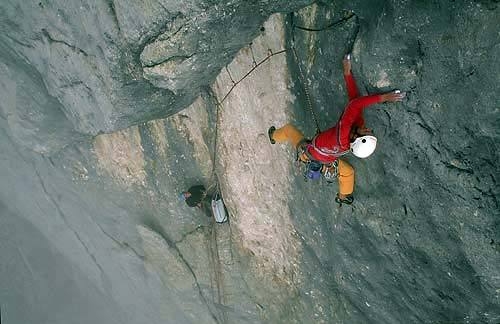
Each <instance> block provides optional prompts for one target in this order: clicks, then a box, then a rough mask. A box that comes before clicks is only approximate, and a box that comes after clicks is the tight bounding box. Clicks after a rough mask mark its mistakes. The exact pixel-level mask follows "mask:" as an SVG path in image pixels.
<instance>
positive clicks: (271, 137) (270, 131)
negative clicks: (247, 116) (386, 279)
mask: <svg viewBox="0 0 500 324" xmlns="http://www.w3.org/2000/svg"><path fill="white" fill-rule="evenodd" d="M275 130H276V127H274V126H271V127H269V129H268V130H267V135H268V136H269V142H271V144H276V141H275V140H273V134H274V131H275Z"/></svg>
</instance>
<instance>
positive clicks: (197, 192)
mask: <svg viewBox="0 0 500 324" xmlns="http://www.w3.org/2000/svg"><path fill="white" fill-rule="evenodd" d="M179 200H181V201H182V200H184V201H185V202H186V204H187V205H188V206H189V207H198V208H200V209H207V208H209V207H208V206H210V197H208V195H207V190H206V189H205V186H204V185H195V186H191V187H190V188H189V189H188V190H187V191H184V192H181V193H180V194H179ZM206 204H208V206H205V205H206ZM208 216H210V214H209V215H208Z"/></svg>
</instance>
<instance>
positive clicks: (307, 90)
mask: <svg viewBox="0 0 500 324" xmlns="http://www.w3.org/2000/svg"><path fill="white" fill-rule="evenodd" d="M294 43H295V41H294V40H292V52H293V56H294V57H295V62H296V63H297V66H298V67H299V78H300V81H301V82H302V84H303V86H304V93H305V95H306V100H307V108H308V109H309V112H310V113H311V115H312V117H313V120H314V123H315V124H316V134H319V133H320V132H321V129H320V128H319V123H318V118H316V114H315V113H314V109H313V105H312V100H311V94H310V93H309V89H308V87H307V84H306V77H305V75H304V72H303V71H302V67H301V64H300V62H299V57H298V55H297V51H296V50H295V44H294Z"/></svg>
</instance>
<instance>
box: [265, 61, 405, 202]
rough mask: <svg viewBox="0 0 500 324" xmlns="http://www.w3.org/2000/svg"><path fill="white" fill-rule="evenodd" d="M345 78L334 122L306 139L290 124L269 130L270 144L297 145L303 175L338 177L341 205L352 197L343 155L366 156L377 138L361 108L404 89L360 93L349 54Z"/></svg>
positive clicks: (351, 171) (396, 98) (397, 96)
mask: <svg viewBox="0 0 500 324" xmlns="http://www.w3.org/2000/svg"><path fill="white" fill-rule="evenodd" d="M342 63H343V67H344V80H345V83H346V88H347V94H348V96H349V103H348V104H347V106H346V107H345V109H344V111H343V112H342V115H341V116H340V118H339V121H338V122H337V124H335V125H334V126H333V127H331V128H329V129H327V130H325V131H323V132H320V133H319V134H317V135H316V136H314V138H313V139H312V140H307V139H305V138H304V135H303V134H302V132H301V131H300V130H298V129H297V128H296V127H295V126H293V125H291V124H287V125H285V126H283V127H281V128H278V129H276V128H275V127H274V126H271V127H270V128H269V130H268V135H269V140H270V142H271V144H275V143H276V142H278V143H283V142H289V143H290V144H292V145H293V146H294V147H295V148H296V149H297V153H298V155H297V157H298V159H299V160H300V161H301V162H304V163H305V164H306V165H307V169H306V174H305V175H306V177H308V178H311V179H315V178H318V177H320V176H321V175H323V176H324V177H325V178H326V179H332V178H335V177H337V178H338V183H339V192H338V194H337V196H336V197H335V201H336V202H337V203H339V204H340V205H342V204H343V203H344V204H349V205H350V204H352V202H353V201H354V197H353V195H352V193H353V191H354V169H353V167H352V166H351V165H350V164H349V163H348V162H347V161H345V160H344V159H341V157H342V156H344V155H345V154H347V153H349V152H352V153H353V154H354V155H355V156H356V157H359V158H362V159H364V158H367V157H368V156H370V155H371V154H372V153H373V151H375V147H376V146H377V138H376V137H375V136H373V132H372V130H371V129H369V128H367V127H366V126H365V121H364V118H363V109H364V108H366V107H368V106H370V105H373V104H377V103H383V102H397V101H402V100H403V98H404V97H405V95H406V93H405V92H401V91H399V90H395V91H392V92H388V93H384V94H375V95H369V96H359V91H358V87H357V86H356V82H355V80H354V77H353V75H352V71H351V54H347V55H346V56H345V57H344V60H343V62H342Z"/></svg>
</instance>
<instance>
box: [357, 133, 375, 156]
mask: <svg viewBox="0 0 500 324" xmlns="http://www.w3.org/2000/svg"><path fill="white" fill-rule="evenodd" d="M376 147H377V138H376V137H375V136H372V135H365V136H361V137H358V138H356V139H355V140H354V142H352V143H351V152H352V154H354V155H355V156H357V157H359V158H361V159H364V158H367V157H369V156H370V155H372V153H373V151H375V148H376Z"/></svg>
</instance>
